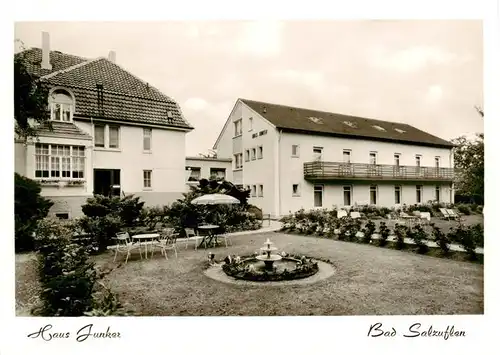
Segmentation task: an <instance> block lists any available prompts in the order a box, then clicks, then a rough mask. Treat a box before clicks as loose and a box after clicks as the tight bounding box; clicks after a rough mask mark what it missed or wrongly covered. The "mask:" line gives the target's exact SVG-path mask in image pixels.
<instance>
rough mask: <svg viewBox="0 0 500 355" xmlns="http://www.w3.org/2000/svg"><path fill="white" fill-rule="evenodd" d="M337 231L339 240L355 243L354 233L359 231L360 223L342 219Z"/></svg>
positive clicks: (350, 219)
mask: <svg viewBox="0 0 500 355" xmlns="http://www.w3.org/2000/svg"><path fill="white" fill-rule="evenodd" d="M339 229H340V234H339V240H348V241H355V240H357V237H356V233H357V232H359V231H360V230H361V221H360V220H359V219H352V218H350V217H342V218H341V219H340V227H339Z"/></svg>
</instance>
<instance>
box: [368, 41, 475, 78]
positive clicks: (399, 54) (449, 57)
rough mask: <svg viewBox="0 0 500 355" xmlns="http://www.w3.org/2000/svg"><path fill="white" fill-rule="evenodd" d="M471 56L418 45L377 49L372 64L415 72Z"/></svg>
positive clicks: (457, 61)
mask: <svg viewBox="0 0 500 355" xmlns="http://www.w3.org/2000/svg"><path fill="white" fill-rule="evenodd" d="M467 60H469V58H460V57H459V56H458V55H456V54H455V53H452V52H448V51H445V50H443V49H441V48H437V47H431V46H416V47H411V48H407V49H404V50H399V51H395V52H392V53H390V52H388V51H384V50H380V49H378V50H375V51H374V52H373V55H372V58H371V64H372V65H374V66H376V67H379V68H383V69H389V70H396V71H399V72H415V71H418V70H420V69H422V68H424V67H426V66H429V65H445V64H450V63H459V62H465V61H467Z"/></svg>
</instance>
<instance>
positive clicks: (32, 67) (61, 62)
mask: <svg viewBox="0 0 500 355" xmlns="http://www.w3.org/2000/svg"><path fill="white" fill-rule="evenodd" d="M15 56H16V57H19V56H23V57H24V63H25V65H26V68H27V69H28V72H29V73H31V74H32V75H34V76H37V77H40V76H44V75H47V74H50V73H53V72H56V71H59V70H62V69H66V68H69V67H72V66H73V65H77V64H80V63H83V62H86V61H88V59H87V58H82V57H77V56H75V55H71V54H66V53H61V52H58V51H51V52H50V64H52V69H50V70H49V69H42V68H41V66H40V65H41V63H42V50H41V49H40V48H30V49H27V50H25V51H22V52H20V53H16V54H15Z"/></svg>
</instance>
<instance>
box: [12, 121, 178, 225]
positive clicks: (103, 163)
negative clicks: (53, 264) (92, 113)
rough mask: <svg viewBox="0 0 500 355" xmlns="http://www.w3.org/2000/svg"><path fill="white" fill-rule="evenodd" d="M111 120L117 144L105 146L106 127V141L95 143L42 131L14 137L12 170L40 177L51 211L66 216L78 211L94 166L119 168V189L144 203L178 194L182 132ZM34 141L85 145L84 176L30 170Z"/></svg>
mask: <svg viewBox="0 0 500 355" xmlns="http://www.w3.org/2000/svg"><path fill="white" fill-rule="evenodd" d="M68 124H71V123H68ZM75 124H76V125H77V126H78V127H79V128H80V129H81V130H82V131H84V132H86V133H88V134H89V135H91V136H92V137H94V129H93V127H94V124H92V123H90V122H82V121H77V122H75ZM113 126H114V127H119V128H118V147H117V148H109V131H108V128H107V127H106V130H105V132H106V133H108V134H106V135H105V147H94V141H93V140H78V139H73V138H61V137H44V136H40V137H39V138H38V141H37V142H36V143H34V142H32V143H29V144H27V145H25V144H23V143H20V142H17V143H16V145H15V156H16V168H15V170H16V172H19V173H20V174H23V175H25V176H26V177H28V178H31V179H34V180H37V181H40V182H42V186H43V187H42V193H41V194H42V195H43V196H45V197H47V198H50V199H51V200H52V201H54V202H55V204H54V206H53V208H52V209H51V211H50V212H51V214H56V213H57V214H59V213H63V214H64V213H67V214H68V215H69V217H70V218H71V217H77V216H80V215H81V214H82V212H81V208H80V207H81V205H82V204H83V203H84V202H85V200H86V199H87V198H89V197H91V196H92V195H93V192H94V191H95V190H94V189H95V181H94V176H95V175H94V174H95V171H94V170H95V169H102V170H104V171H107V170H115V171H119V193H121V194H123V193H125V194H127V195H128V194H134V195H135V196H139V197H141V199H142V200H143V201H145V202H146V205H148V206H156V205H166V204H169V203H171V202H173V201H174V200H175V199H177V198H180V197H181V196H182V192H184V191H185V165H184V164H185V134H186V132H185V131H181V130H173V129H160V128H152V127H147V126H132V125H119V126H117V125H116V123H113ZM144 128H146V129H151V138H150V148H151V149H149V150H144ZM36 144H50V146H51V149H54V148H53V147H54V146H61V145H64V146H73V147H74V146H84V147H85V156H84V158H85V169H84V174H83V178H81V179H72V178H71V177H70V178H65V177H61V176H59V177H51V176H49V177H37V176H35V170H36V153H35V151H36V149H35V145H36ZM51 168H52V167H51ZM145 171H146V173H145ZM145 174H146V176H145ZM72 180H80V181H81V184H78V185H73V184H71V183H70V181H72ZM56 181H57V182H56Z"/></svg>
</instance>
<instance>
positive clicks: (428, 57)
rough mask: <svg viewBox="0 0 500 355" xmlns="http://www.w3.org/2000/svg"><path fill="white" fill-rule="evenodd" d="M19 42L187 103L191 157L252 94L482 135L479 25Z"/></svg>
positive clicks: (180, 25)
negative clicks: (116, 70) (47, 47)
mask: <svg viewBox="0 0 500 355" xmlns="http://www.w3.org/2000/svg"><path fill="white" fill-rule="evenodd" d="M14 31H15V32H14V34H15V39H18V40H21V41H22V42H23V43H24V46H25V47H41V33H42V31H46V32H49V33H50V43H51V49H52V50H58V51H61V52H64V53H69V54H74V55H79V56H82V57H87V58H95V57H100V56H105V57H107V55H108V53H109V51H110V50H113V51H115V52H116V62H117V63H118V64H120V65H121V66H122V67H124V68H125V69H127V70H128V71H130V72H131V73H132V74H134V75H136V76H138V77H140V78H141V79H143V80H145V81H147V82H148V83H149V84H150V85H152V86H154V87H156V88H157V89H159V90H160V91H162V92H163V93H164V94H166V95H168V96H170V97H172V98H173V99H175V100H176V101H177V102H178V103H179V105H180V106H181V109H182V112H183V114H184V116H185V118H186V119H187V121H188V122H189V123H190V124H191V125H193V126H194V127H195V130H193V131H192V132H190V133H188V134H187V136H186V154H187V155H198V154H199V153H206V152H207V151H208V150H209V149H211V148H212V147H213V144H214V143H215V141H216V139H217V137H218V135H219V133H220V131H221V129H222V127H223V126H224V123H225V121H226V120H227V118H228V116H229V114H230V112H231V110H232V108H233V106H234V104H235V103H236V100H237V99H238V98H246V99H252V100H259V101H266V102H271V103H277V104H283V105H290V106H297V107H305V108H310V109H317V110H324V111H328V112H335V113H342V114H348V115H356V116H362V117H367V118H375V119H381V120H387V121H393V122H402V123H407V124H410V125H413V126H415V127H417V128H419V129H421V130H424V131H427V132H429V133H431V134H434V135H436V136H438V137H441V138H444V139H452V138H455V137H458V136H461V135H468V136H471V135H473V134H474V133H475V132H484V128H483V121H482V119H481V118H480V116H479V115H478V114H477V113H476V111H475V108H474V107H475V106H482V105H483V39H482V38H483V34H482V22H481V21H476V20H441V21H437V20H419V21H418V20H400V21H387V20H363V21H347V20H328V21H326V20H325V21H319V20H316V21H204V22H194V21H184V22H183V21H168V22H151V21H149V22H17V23H15V30H14Z"/></svg>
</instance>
